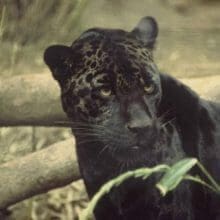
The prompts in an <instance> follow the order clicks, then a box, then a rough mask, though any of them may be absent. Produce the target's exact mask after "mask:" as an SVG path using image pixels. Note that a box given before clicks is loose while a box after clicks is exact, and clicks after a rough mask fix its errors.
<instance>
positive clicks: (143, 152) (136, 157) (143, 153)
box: [110, 142, 163, 169]
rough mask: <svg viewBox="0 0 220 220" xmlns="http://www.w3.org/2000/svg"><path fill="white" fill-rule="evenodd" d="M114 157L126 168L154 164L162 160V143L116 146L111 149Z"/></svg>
mask: <svg viewBox="0 0 220 220" xmlns="http://www.w3.org/2000/svg"><path fill="white" fill-rule="evenodd" d="M110 153H111V155H112V157H113V158H114V159H116V161H118V162H119V163H120V164H122V165H123V164H124V165H126V166H125V168H126V169H135V168H139V167H144V166H154V165H156V164H158V163H159V162H160V161H161V158H162V155H163V149H162V145H161V144H160V143H159V142H155V143H154V144H153V145H151V146H145V147H144V146H140V145H131V146H127V147H126V148H119V147H116V148H115V149H114V150H112V151H110Z"/></svg>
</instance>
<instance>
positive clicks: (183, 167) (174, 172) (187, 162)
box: [156, 158, 198, 196]
mask: <svg viewBox="0 0 220 220" xmlns="http://www.w3.org/2000/svg"><path fill="white" fill-rule="evenodd" d="M197 162H198V160H197V159H195V158H186V159H182V160H180V161H179V162H177V163H175V164H174V165H173V166H172V167H171V168H170V169H169V170H168V171H167V172H166V174H165V175H164V176H163V178H162V179H161V180H160V181H159V182H158V183H157V184H156V187H157V188H158V189H159V190H160V192H161V194H162V195H163V196H165V195H166V194H167V193H168V192H169V191H171V190H173V189H175V188H176V187H177V185H178V184H179V183H180V182H181V181H182V180H183V178H184V176H185V175H186V173H187V172H188V171H189V170H190V169H191V168H192V167H193V166H195V165H196V164H197Z"/></svg>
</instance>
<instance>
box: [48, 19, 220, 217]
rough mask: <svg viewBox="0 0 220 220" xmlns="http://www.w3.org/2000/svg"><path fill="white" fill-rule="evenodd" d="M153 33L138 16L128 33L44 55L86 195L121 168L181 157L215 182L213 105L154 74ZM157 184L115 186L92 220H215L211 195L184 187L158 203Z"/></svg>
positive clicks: (90, 38) (218, 121)
mask: <svg viewBox="0 0 220 220" xmlns="http://www.w3.org/2000/svg"><path fill="white" fill-rule="evenodd" d="M157 34H158V27H157V23H156V21H155V20H154V19H153V18H151V17H145V18H143V19H142V20H141V21H140V22H139V24H138V25H137V26H136V27H135V28H134V29H133V31H131V32H126V31H123V30H109V29H99V28H94V29H90V30H88V31H86V32H85V33H83V34H82V35H81V37H80V38H79V39H77V40H76V41H75V42H74V43H73V44H72V46H71V47H66V46H60V45H57V46H52V47H50V48H48V49H47V50H46V52H45V55H44V59H45V62H46V63H47V64H48V66H49V67H50V69H51V71H52V73H53V76H54V78H55V79H56V80H57V81H58V82H59V84H60V87H61V91H62V94H61V97H62V104H63V108H64V111H65V112H66V113H67V115H68V117H69V118H70V120H71V122H70V124H71V126H72V129H73V133H74V134H75V136H76V140H77V155H78V161H79V166H80V171H81V174H82V177H83V179H84V182H85V185H86V188H87V192H88V194H89V197H92V196H93V195H94V194H95V193H96V192H97V191H98V190H99V188H100V187H101V186H102V185H103V184H104V183H105V182H106V181H108V180H110V179H111V178H113V177H115V176H118V175H119V174H120V173H123V172H125V171H127V170H132V169H135V168H139V167H143V166H154V165H156V164H159V163H167V164H173V163H175V162H176V161H178V160H180V159H182V158H184V157H197V158H198V159H199V160H200V161H201V162H202V163H203V164H204V166H205V167H206V168H207V169H208V171H209V172H210V173H211V174H212V175H213V176H214V177H215V178H216V180H217V181H219V182H220V172H219V170H220V160H219V157H220V151H219V150H220V147H219V141H220V135H219V125H220V117H219V113H220V108H219V105H218V104H217V103H212V102H209V101H206V100H203V99H201V98H200V97H199V96H198V95H197V94H196V93H195V92H193V91H192V90H191V89H190V88H188V87H187V86H185V85H183V84H182V83H180V82H179V81H177V80H176V79H174V78H173V77H171V76H169V75H166V74H163V73H161V72H160V71H159V70H158V69H157V67H156V65H155V63H154V61H153V56H152V49H153V47H154V44H155V42H156V37H157ZM193 173H198V170H196V169H194V170H193ZM159 178H160V175H155V176H153V177H151V178H149V180H147V181H143V180H141V179H132V180H128V181H126V182H125V183H123V184H122V185H121V186H120V187H117V188H114V189H113V190H112V191H111V192H110V193H109V194H107V195H106V196H105V197H104V198H103V199H102V200H101V201H100V202H99V204H98V205H97V207H96V209H95V216H96V219H97V220H103V219H105V220H145V219H147V220H208V219H211V220H217V219H220V213H219V212H220V211H219V210H220V209H219V207H220V198H219V196H218V195H215V194H213V193H212V192H210V191H209V190H207V189H205V188H204V187H202V186H199V185H196V184H192V183H189V182H184V183H181V184H180V185H179V186H178V187H177V189H176V190H174V191H173V192H171V193H169V194H168V195H167V196H166V197H165V198H162V197H161V196H160V195H159V192H158V191H157V190H156V189H155V187H154V185H155V183H156V182H157V180H158V179H159Z"/></svg>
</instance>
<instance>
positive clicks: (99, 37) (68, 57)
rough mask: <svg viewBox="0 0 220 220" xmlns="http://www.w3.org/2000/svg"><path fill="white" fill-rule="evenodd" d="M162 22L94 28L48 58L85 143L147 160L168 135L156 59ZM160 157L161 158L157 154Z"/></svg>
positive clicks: (126, 158) (52, 50)
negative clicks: (128, 29) (160, 109)
mask: <svg viewBox="0 0 220 220" xmlns="http://www.w3.org/2000/svg"><path fill="white" fill-rule="evenodd" d="M156 36H157V25H156V22H155V21H154V20H153V19H152V18H149V17H147V18H144V19H142V20H141V21H140V23H139V24H138V26H137V27H136V28H135V29H134V30H133V31H132V32H125V31H122V30H108V29H91V30H88V31H86V32H85V33H84V34H82V35H81V37H80V38H79V39H77V40H76V41H75V42H74V43H73V44H72V46H71V47H65V46H52V47H50V48H48V49H47V51H46V52H45V61H46V63H47V64H48V65H49V67H50V68H51V70H52V72H53V75H54V77H55V79H57V80H58V82H59V84H60V87H61V91H62V94H61V96H62V103H63V108H64V111H65V112H66V113H67V115H68V117H69V118H70V119H71V121H72V122H73V123H72V127H73V131H74V134H75V135H76V138H77V139H78V141H79V145H80V143H81V144H85V143H86V142H88V143H89V142H91V143H92V142H94V141H95V142H97V143H102V146H103V149H102V151H103V153H104V152H108V153H110V154H111V155H112V156H114V157H115V158H117V159H118V160H119V161H135V160H139V161H142V160H143V161H144V159H145V157H148V158H149V154H152V153H157V151H158V147H159V145H160V142H161V141H162V139H163V138H162V137H163V129H162V125H161V120H160V119H159V117H158V111H157V109H158V104H159V102H160V99H161V86H160V78H159V73H158V70H157V67H156V65H155V64H154V62H153V58H152V47H153V44H154V41H155V38H156ZM154 161H155V158H154Z"/></svg>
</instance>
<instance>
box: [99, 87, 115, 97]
mask: <svg viewBox="0 0 220 220" xmlns="http://www.w3.org/2000/svg"><path fill="white" fill-rule="evenodd" d="M100 94H101V95H102V96H103V97H109V96H110V95H111V94H112V91H111V89H108V88H102V89H101V90H100Z"/></svg>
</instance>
